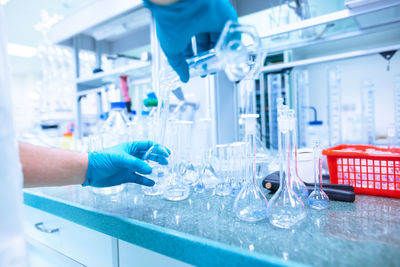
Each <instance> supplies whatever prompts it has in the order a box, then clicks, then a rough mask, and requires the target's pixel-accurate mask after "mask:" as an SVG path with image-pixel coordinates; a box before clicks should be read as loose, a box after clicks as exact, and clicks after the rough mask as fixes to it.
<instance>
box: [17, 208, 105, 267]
mask: <svg viewBox="0 0 400 267" xmlns="http://www.w3.org/2000/svg"><path fill="white" fill-rule="evenodd" d="M24 211H25V214H24V216H25V221H24V227H25V234H26V235H28V236H29V237H30V238H33V239H35V240H37V241H39V242H41V243H43V244H45V245H46V246H49V247H51V248H53V249H55V250H57V251H59V252H61V253H63V254H65V255H67V256H68V257H71V258H72V259H74V260H76V261H78V262H80V263H82V264H84V265H87V266H96V267H97V266H107V267H109V266H113V255H112V238H111V237H110V236H107V235H104V234H102V233H99V232H96V231H94V230H91V229H89V228H86V227H84V226H81V225H78V224H76V223H73V222H71V221H68V220H65V219H63V218H60V217H57V216H55V215H52V214H50V213H47V212H44V211H41V210H38V209H35V208H32V207H29V206H26V205H25V206H24Z"/></svg>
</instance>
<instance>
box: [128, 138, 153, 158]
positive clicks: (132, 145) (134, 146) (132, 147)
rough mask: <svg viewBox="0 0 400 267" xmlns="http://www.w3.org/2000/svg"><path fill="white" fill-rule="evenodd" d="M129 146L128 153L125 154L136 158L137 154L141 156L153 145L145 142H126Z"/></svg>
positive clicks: (150, 142) (147, 141)
mask: <svg viewBox="0 0 400 267" xmlns="http://www.w3.org/2000/svg"><path fill="white" fill-rule="evenodd" d="M128 144H129V145H128V146H129V149H128V150H129V151H126V152H127V153H129V154H131V155H132V156H137V155H138V154H141V153H142V152H144V153H145V152H146V151H147V150H149V149H150V148H151V147H152V146H153V145H154V142H152V141H149V140H146V141H137V142H128Z"/></svg>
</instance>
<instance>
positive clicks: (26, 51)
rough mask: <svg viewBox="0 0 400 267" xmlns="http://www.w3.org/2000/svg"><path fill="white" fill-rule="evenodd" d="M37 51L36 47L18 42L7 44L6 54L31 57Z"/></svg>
mask: <svg viewBox="0 0 400 267" xmlns="http://www.w3.org/2000/svg"><path fill="white" fill-rule="evenodd" d="M36 53H37V49H36V48H34V47H31V46H26V45H20V44H13V43H9V44H8V54H9V55H11V56H17V57H33V56H35V55H36Z"/></svg>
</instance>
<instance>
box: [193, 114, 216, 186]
mask: <svg viewBox="0 0 400 267" xmlns="http://www.w3.org/2000/svg"><path fill="white" fill-rule="evenodd" d="M211 122H212V121H211V119H210V118H203V119H200V133H201V134H200V137H201V141H200V142H201V146H200V147H201V152H200V154H201V166H200V170H199V176H198V181H197V183H196V184H195V185H194V188H193V190H194V191H195V192H198V193H201V192H203V191H204V190H205V189H209V188H215V187H216V185H217V184H218V183H219V182H220V180H219V179H218V177H217V173H216V172H215V169H214V167H213V165H212V164H211V147H212V145H211Z"/></svg>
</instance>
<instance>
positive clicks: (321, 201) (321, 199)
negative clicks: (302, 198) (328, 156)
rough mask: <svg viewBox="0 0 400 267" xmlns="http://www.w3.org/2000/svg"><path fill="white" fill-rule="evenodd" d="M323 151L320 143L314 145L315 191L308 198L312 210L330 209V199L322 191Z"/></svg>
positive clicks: (316, 142)
mask: <svg viewBox="0 0 400 267" xmlns="http://www.w3.org/2000/svg"><path fill="white" fill-rule="evenodd" d="M321 170H322V149H321V144H320V143H319V142H318V141H315V143H314V179H315V184H314V191H312V192H311V194H310V196H309V197H308V204H309V205H310V207H311V208H313V209H317V210H322V209H326V208H328V207H329V197H328V195H327V194H326V193H325V192H324V190H323V189H322V172H321Z"/></svg>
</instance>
